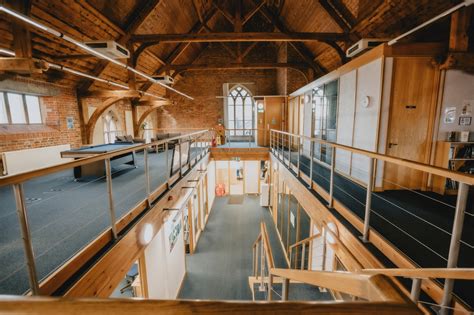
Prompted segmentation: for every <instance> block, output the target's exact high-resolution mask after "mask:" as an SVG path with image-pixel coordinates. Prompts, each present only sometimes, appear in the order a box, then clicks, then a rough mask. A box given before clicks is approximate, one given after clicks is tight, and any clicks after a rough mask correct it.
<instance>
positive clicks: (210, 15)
mask: <svg viewBox="0 0 474 315" xmlns="http://www.w3.org/2000/svg"><path fill="white" fill-rule="evenodd" d="M216 12H217V9H216V8H215V7H212V8H211V9H210V10H209V12H208V13H207V14H206V15H205V17H204V19H203V23H201V22H197V23H196V24H194V26H193V27H192V28H191V31H190V33H196V32H200V31H202V30H203V29H205V25H206V24H207V22H209V21H210V20H211V19H212V18H213V17H214V15H215V14H216ZM190 44H191V43H181V44H179V45H178V46H177V47H176V48H175V49H173V51H172V52H171V54H170V55H169V56H168V58H166V65H169V64H172V63H173V62H175V61H176V60H177V59H178V58H179V56H181V54H182V53H183V52H184V51H185V50H186V48H188V47H189V45H190ZM143 45H144V44H143ZM136 58H137V59H138V56H136ZM166 65H163V66H160V67H159V68H158V69H157V70H156V71H155V72H154V75H159V74H160V73H162V72H163V69H164V67H165V66H166ZM151 86H152V83H151V82H145V83H144V84H143V85H142V87H141V90H142V91H147V90H148V89H149V88H150V87H151Z"/></svg>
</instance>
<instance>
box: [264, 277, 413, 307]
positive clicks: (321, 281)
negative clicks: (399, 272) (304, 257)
mask: <svg viewBox="0 0 474 315" xmlns="http://www.w3.org/2000/svg"><path fill="white" fill-rule="evenodd" d="M270 272H271V274H272V275H274V276H278V277H282V278H285V279H290V280H294V281H299V282H303V283H307V284H311V285H314V286H318V287H322V288H327V289H330V290H335V291H338V292H344V293H347V294H350V295H354V296H357V297H360V298H363V299H366V300H368V301H379V302H381V301H392V302H398V303H408V297H407V296H405V295H404V294H403V293H402V292H401V291H400V289H399V288H398V287H397V286H396V285H395V283H393V281H392V280H390V278H388V277H387V276H384V275H368V274H361V273H351V272H340V271H332V272H331V271H309V270H295V269H277V268H274V269H271V270H270Z"/></svg>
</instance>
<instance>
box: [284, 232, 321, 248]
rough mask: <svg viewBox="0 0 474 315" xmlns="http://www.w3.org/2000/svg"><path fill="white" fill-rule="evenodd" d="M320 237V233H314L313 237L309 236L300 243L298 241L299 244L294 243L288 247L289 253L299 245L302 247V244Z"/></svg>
mask: <svg viewBox="0 0 474 315" xmlns="http://www.w3.org/2000/svg"><path fill="white" fill-rule="evenodd" d="M320 236H321V233H316V234H314V235H311V236H310V237H307V238H305V239H304V240H301V241H299V242H296V243H294V244H293V245H291V246H290V251H291V250H292V249H293V248H294V247H296V246H299V245H302V244H304V243H308V242H310V241H312V240H314V239H315V238H317V237H320Z"/></svg>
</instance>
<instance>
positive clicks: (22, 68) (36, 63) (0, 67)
mask: <svg viewBox="0 0 474 315" xmlns="http://www.w3.org/2000/svg"><path fill="white" fill-rule="evenodd" d="M48 67H49V66H48V64H47V63H46V62H44V61H42V60H39V59H33V58H0V71H8V72H16V73H22V74H31V73H42V72H43V71H46V70H48Z"/></svg>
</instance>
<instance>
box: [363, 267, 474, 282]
mask: <svg viewBox="0 0 474 315" xmlns="http://www.w3.org/2000/svg"><path fill="white" fill-rule="evenodd" d="M361 272H362V273H364V274H368V275H373V274H382V275H386V276H390V277H405V278H417V279H428V278H440V279H462V280H474V268H393V269H362V270H361Z"/></svg>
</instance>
